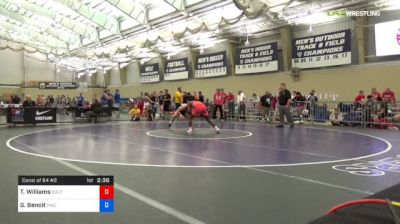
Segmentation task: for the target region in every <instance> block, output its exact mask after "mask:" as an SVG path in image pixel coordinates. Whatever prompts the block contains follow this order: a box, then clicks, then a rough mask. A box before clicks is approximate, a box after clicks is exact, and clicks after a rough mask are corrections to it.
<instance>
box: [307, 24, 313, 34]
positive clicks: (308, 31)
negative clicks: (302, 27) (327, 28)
mask: <svg viewBox="0 0 400 224" xmlns="http://www.w3.org/2000/svg"><path fill="white" fill-rule="evenodd" d="M312 32H313V29H312V25H311V24H310V26H309V27H308V30H307V33H312Z"/></svg>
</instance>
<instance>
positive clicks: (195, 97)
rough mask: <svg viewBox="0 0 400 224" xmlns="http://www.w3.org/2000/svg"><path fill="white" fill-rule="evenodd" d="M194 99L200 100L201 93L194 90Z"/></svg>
mask: <svg viewBox="0 0 400 224" xmlns="http://www.w3.org/2000/svg"><path fill="white" fill-rule="evenodd" d="M193 97H194V101H199V95H198V94H197V92H196V91H194V92H193Z"/></svg>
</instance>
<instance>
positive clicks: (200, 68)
mask: <svg viewBox="0 0 400 224" xmlns="http://www.w3.org/2000/svg"><path fill="white" fill-rule="evenodd" d="M226 74H227V71H226V51H223V52H218V53H213V54H207V55H201V56H199V57H198V58H197V70H196V72H195V74H194V77H195V78H207V77H216V76H223V75H226Z"/></svg>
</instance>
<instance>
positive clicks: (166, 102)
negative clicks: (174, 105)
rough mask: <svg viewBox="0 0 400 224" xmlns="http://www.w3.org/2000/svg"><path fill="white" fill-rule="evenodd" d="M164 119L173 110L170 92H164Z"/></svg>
mask: <svg viewBox="0 0 400 224" xmlns="http://www.w3.org/2000/svg"><path fill="white" fill-rule="evenodd" d="M162 102H163V103H162V105H163V114H164V115H163V117H164V118H166V114H167V113H168V112H169V111H170V108H171V94H169V93H168V90H167V89H165V90H164V95H163V101H162Z"/></svg>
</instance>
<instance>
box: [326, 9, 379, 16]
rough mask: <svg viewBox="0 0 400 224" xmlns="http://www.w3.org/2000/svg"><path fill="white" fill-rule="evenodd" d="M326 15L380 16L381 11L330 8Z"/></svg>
mask: <svg viewBox="0 0 400 224" xmlns="http://www.w3.org/2000/svg"><path fill="white" fill-rule="evenodd" d="M327 15H328V16H338V17H352V16H355V17H362V16H381V11H377V10H376V11H350V10H332V11H328V12H327Z"/></svg>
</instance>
